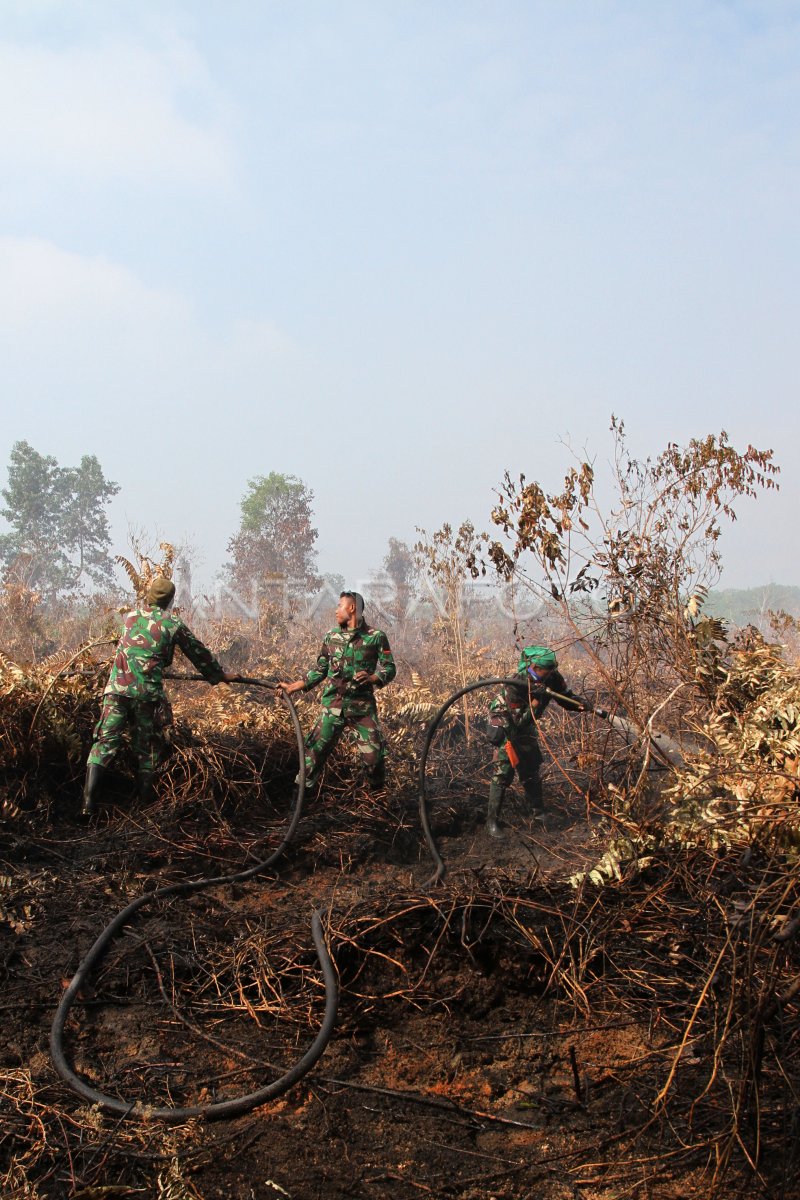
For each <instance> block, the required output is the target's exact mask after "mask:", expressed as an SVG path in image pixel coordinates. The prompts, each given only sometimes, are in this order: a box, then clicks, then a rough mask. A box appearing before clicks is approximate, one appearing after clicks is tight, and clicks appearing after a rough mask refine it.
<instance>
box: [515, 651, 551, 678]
mask: <svg viewBox="0 0 800 1200" xmlns="http://www.w3.org/2000/svg"><path fill="white" fill-rule="evenodd" d="M557 666H558V660H557V659H556V656H555V654H554V653H553V651H552V650H548V648H547V646H526V647H525V649H524V650H523V651H522V653H521V655H520V657H519V666H518V667H517V670H518V671H519V672H520V673H522V672H523V671H527V670H528V667H541V668H542V669H543V670H545V671H554V670H555V668H556V667H557Z"/></svg>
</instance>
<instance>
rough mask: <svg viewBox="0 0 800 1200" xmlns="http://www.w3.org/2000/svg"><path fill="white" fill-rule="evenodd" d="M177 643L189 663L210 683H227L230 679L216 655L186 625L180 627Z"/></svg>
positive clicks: (176, 638) (176, 637) (176, 635)
mask: <svg viewBox="0 0 800 1200" xmlns="http://www.w3.org/2000/svg"><path fill="white" fill-rule="evenodd" d="M175 641H176V642H177V644H178V645H179V646H180V648H181V650H182V651H183V653H184V654H185V655H186V657H187V658H188V659H189V662H190V663H192V664H193V665H194V666H195V667H197V669H198V671H199V672H200V674H201V675H202V676H203V678H204V679H207V680H208V682H209V683H227V682H228V677H227V675H226V674H225V672H224V671H223V669H222V667H221V666H220V664H219V663H218V662H217V660H216V658H215V657H214V655H213V654H212V653H211V651H210V650H209V649H208V647H207V646H204V645H203V643H202V642H201V641H200V639H199V638H197V637H195V636H194V634H193V633H192V631H191V630H190V629H189V628H188V627H187V626H186V625H183V624H182V625H180V626H179V627H178V630H177V632H176V634H175Z"/></svg>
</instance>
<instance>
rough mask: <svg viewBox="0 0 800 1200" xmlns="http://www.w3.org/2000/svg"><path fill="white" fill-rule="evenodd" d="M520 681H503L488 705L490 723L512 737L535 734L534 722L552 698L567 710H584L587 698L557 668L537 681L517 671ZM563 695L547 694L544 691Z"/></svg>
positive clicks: (533, 735)
mask: <svg viewBox="0 0 800 1200" xmlns="http://www.w3.org/2000/svg"><path fill="white" fill-rule="evenodd" d="M518 679H519V684H518V685H517V684H511V683H509V684H506V686H505V687H504V688H503V690H502V692H501V693H500V695H499V696H497V697H496V698H495V699H494V700H493V701H492V702H491V704H490V705H489V724H490V725H493V726H494V727H495V728H497V727H498V726H499V727H501V728H502V729H504V730H505V731H506V733H507V735H508V736H509V737H510V738H511V739H512V740H513V738H514V736H515V735H516V736H517V737H520V736H527V737H536V722H537V721H539V720H541V718H542V717H543V716H544V714H545V712H546V710H547V706H548V704H549V703H550V701H551V700H555V702H556V704H560V705H561V707H562V708H566V709H568V710H569V711H570V712H583V710H584V707H585V705H586V701H585V700H584V699H583V698H582V697H581V696H577V695H576V694H575V692H571V691H570V690H569V688H568V687H567V684H566V680H565V679H564V676H563V675H562V674H561V672H560V671H553V673H552V674H551V675H549V676H548V677H547V679H546V680H545V681H544V683H537V682H536V680H534V679H531V678H530V676H529V675H519V676H518ZM545 688H547V691H550V692H558V694H559V696H563V697H564V699H563V700H559V699H558V698H557V697H556V696H548V694H547V691H545Z"/></svg>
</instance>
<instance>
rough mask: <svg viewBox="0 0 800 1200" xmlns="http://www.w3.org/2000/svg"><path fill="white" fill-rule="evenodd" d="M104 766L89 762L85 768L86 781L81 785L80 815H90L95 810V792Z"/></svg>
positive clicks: (98, 787)
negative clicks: (81, 805)
mask: <svg viewBox="0 0 800 1200" xmlns="http://www.w3.org/2000/svg"><path fill="white" fill-rule="evenodd" d="M104 771H105V767H100V766H98V765H97V763H89V766H88V767H87V768H86V783H85V784H84V785H83V807H82V808H81V816H82V817H90V816H91V815H92V813H93V812H94V810H95V803H96V801H97V793H98V791H99V790H100V781H101V779H102V778H103V772H104Z"/></svg>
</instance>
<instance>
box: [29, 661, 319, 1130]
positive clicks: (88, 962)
mask: <svg viewBox="0 0 800 1200" xmlns="http://www.w3.org/2000/svg"><path fill="white" fill-rule="evenodd" d="M171 678H173V679H184V680H193V679H202V676H200V675H173V676H171ZM230 682H232V683H244V684H249V685H251V686H254V687H263V688H270V689H272V690H277V688H278V685H277V684H275V683H272V682H269V681H267V680H263V679H250V678H247V677H245V676H241V675H237V676H233V677H232V678H231V680H230ZM280 695H281V699H282V700H283V701H284V703H285V704H286V705H287V707H288V709H289V713H290V716H291V719H292V725H293V727H294V732H295V736H296V738H297V749H298V755H299V759H300V770H299V773H298V776H297V798H296V800H295V803H294V809H293V812H292V816H291V820H290V821H289V825H288V827H287V829H286V832H285V833H284V835H283V839H282V841H281V843H280V845H279V846H278V847H277V849H276V850H274V851H273V853H272V854H270V856H269V857H268V858H265V859H264V860H263V862H258V863H256V864H255V866H252V867H248V868H247V869H246V870H244V871H236V872H235V873H234V874H232V875H217V876H214V877H213V878H212V877H209V878H206V879H194V880H188V881H187V882H185V883H174V884H168V885H166V886H165V887H159V888H156V889H155V890H154V891H152V892H147V893H146V894H145V895H143V896H139V897H138V898H137V899H136V900H133V901H131V903H130V904H128V905H127V906H126V907H125V908H123V909H122V911H121V912H119V913H117V915H116V916H115V917H114V918H113V920H112V921H110V922H109V923H108V925H106V927H105V929H104V930H103V932H102V933H101V934H100V936H99V937H98V938H97V940H96V942H95V943H94V945H93V946H92V948H91V950H90V951H89V953H88V954H87V955H86V956H85V957H84V959H83V961H82V962H81V964H80V966H79V967H78V969H77V971H76V972H75V974H74V975H73V977H72V979H71V981H70V983H69V986H68V987H67V989H66V991H65V992H64V995H63V996H62V998H61V1003H60V1004H59V1006H58V1008H57V1010H56V1014H55V1016H54V1018H53V1024H52V1028H51V1030H50V1055H51V1057H52V1060H53V1065H54V1066H55V1068H56V1071H57V1072H58V1074H59V1075H60V1076H61V1078H62V1079H63V1080H64V1081H65V1082H66V1083H67V1084H69V1086H70V1087H71V1088H72V1090H73V1091H75V1092H77V1093H78V1095H79V1096H82V1097H83V1098H84V1099H85V1100H88V1101H89V1102H90V1103H91V1104H96V1105H98V1106H99V1107H100V1108H101V1109H103V1110H104V1111H106V1112H111V1113H114V1114H116V1115H117V1116H119V1117H134V1118H138V1119H141V1120H152V1121H164V1122H166V1123H168V1124H175V1125H177V1124H180V1123H181V1122H182V1121H188V1120H189V1119H190V1118H191V1117H200V1118H202V1119H203V1120H206V1121H218V1120H223V1119H230V1118H232V1117H240V1116H242V1115H243V1114H244V1113H248V1112H250V1111H251V1110H252V1109H254V1108H257V1107H258V1106H259V1105H261V1104H265V1103H266V1102H267V1101H268V1100H274V1099H275V1097H276V1096H280V1095H282V1094H283V1093H284V1092H286V1091H288V1090H289V1088H290V1087H292V1086H293V1085H294V1084H295V1083H297V1081H298V1080H299V1079H302V1077H303V1076H304V1075H306V1074H307V1073H308V1071H310V1070H311V1068H312V1067H313V1066H314V1064H315V1063H316V1062H317V1061H318V1059H319V1058H320V1057H321V1056H322V1054H323V1052H324V1050H325V1048H326V1046H327V1045H328V1042H329V1041H330V1039H331V1036H332V1034H333V1027H334V1023H335V1021H336V1011H337V1007H338V1002H339V996H338V984H337V980H336V971H335V969H334V966H333V962H332V960H331V956H330V954H329V952H328V948H327V946H326V944H325V935H324V930H323V926H322V918H321V916H320V914H319V912H318V911H317V912H315V913H314V914H313V916H312V918H311V936H312V938H313V940H314V947H315V949H316V952H317V958H318V960H319V965H320V970H321V971H322V977H323V980H324V984H325V1015H324V1017H323V1020H322V1024H321V1026H320V1029H319V1032H318V1034H317V1036H316V1037H315V1038H314V1041H313V1042H312V1044H311V1045H310V1046H309V1048H308V1050H307V1051H306V1053H305V1054H304V1055H303V1056H302V1058H300V1059H299V1060H298V1061H297V1062H296V1063H294V1064H293V1066H291V1067H290V1068H289V1070H288V1071H286V1072H285V1073H284V1074H283V1075H281V1076H280V1078H278V1079H276V1080H274V1081H273V1082H272V1083H269V1084H266V1085H265V1086H264V1087H261V1088H258V1089H256V1091H254V1092H249V1093H247V1094H246V1095H244V1096H237V1097H236V1098H234V1099H232V1100H220V1101H217V1102H215V1103H212V1104H194V1105H189V1106H186V1107H174V1108H154V1107H152V1106H151V1105H148V1104H147V1103H145V1102H143V1101H139V1100H130V1101H129V1100H120V1099H118V1098H117V1097H115V1096H108V1095H106V1094H105V1093H104V1092H101V1091H99V1090H98V1089H97V1088H94V1087H91V1086H90V1084H88V1083H87V1082H86V1081H85V1080H84V1079H82V1078H81V1077H80V1075H78V1074H77V1073H76V1072H75V1071H74V1070H73V1068H72V1067H71V1066H70V1064H69V1062H68V1061H67V1056H66V1053H65V1050H64V1026H65V1024H66V1020H67V1017H68V1016H69V1014H70V1011H71V1009H72V1006H73V1005H74V1003H75V1001H76V1000H77V998H78V994H79V992H80V990H81V988H82V987H83V986H84V985H85V983H86V981H87V979H88V978H89V976H90V974H91V973H92V971H93V970H94V969H95V968H96V967H97V966H98V964H99V963H100V962H101V961H102V959H103V958H104V956H105V955H106V953H107V952H108V950H109V947H110V946H111V943H112V942H113V941H114V939H115V938H116V937H117V936H118V935H119V934H120V933H121V931H122V929H123V928H124V926H125V925H127V924H128V923H129V922H130V921H131V919H132V918H133V916H134V915H135V914H136V913H137V912H138V911H139V910H140V909H141V908H143V907H144V906H145V905H146V904H149V903H151V902H152V901H155V900H161V899H163V898H165V897H168V896H190V895H192V894H194V893H195V892H199V891H203V890H204V889H205V888H209V887H212V886H214V885H215V884H224V883H240V882H242V881H243V880H245V879H252V878H253V877H254V876H256V875H259V874H261V873H262V872H263V871H267V870H269V869H270V868H271V867H273V866H274V865H275V863H276V862H277V861H278V859H279V858H280V857H281V856H282V855H283V854H284V853H285V852H286V850H287V848H288V846H289V844H290V842H291V840H292V838H293V837H294V834H295V831H296V829H297V826H298V824H299V821H300V816H301V813H302V809H303V799H304V797H305V781H306V769H305V746H304V741H303V731H302V729H301V727H300V721H299V719H298V716H297V710H296V709H295V706H294V704H293V702H292V700H291V697H289V696H287V695H286V694H285V692H281V693H280Z"/></svg>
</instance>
